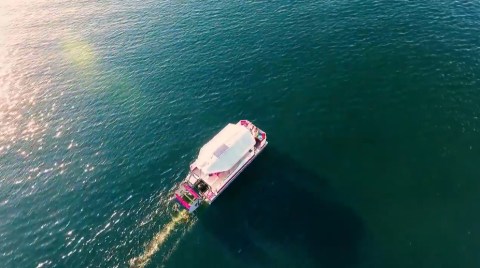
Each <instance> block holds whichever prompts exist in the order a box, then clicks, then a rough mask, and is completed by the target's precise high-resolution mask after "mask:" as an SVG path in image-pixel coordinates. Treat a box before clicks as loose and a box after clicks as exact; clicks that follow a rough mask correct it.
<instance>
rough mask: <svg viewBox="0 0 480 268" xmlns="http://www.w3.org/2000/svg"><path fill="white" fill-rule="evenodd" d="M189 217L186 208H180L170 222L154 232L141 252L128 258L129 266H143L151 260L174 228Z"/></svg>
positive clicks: (135, 267)
mask: <svg viewBox="0 0 480 268" xmlns="http://www.w3.org/2000/svg"><path fill="white" fill-rule="evenodd" d="M188 219H189V214H188V212H187V211H186V210H182V211H181V212H179V213H178V214H177V215H175V216H174V217H173V218H172V220H171V221H170V222H168V223H167V224H165V226H163V228H162V229H161V230H160V231H159V232H158V233H156V234H155V236H154V237H153V239H152V240H151V241H150V242H149V243H148V244H147V245H146V246H145V249H144V251H143V253H142V254H141V255H139V256H137V257H135V258H132V259H130V260H129V262H128V263H129V266H130V268H143V267H145V266H146V265H147V264H148V263H149V262H150V260H151V258H152V256H153V255H155V253H157V251H158V250H159V249H160V248H161V247H162V245H163V244H164V243H165V242H166V241H167V239H168V237H169V236H170V235H171V234H172V233H173V231H175V230H176V227H177V225H179V224H180V223H182V222H186V221H187V220H188Z"/></svg>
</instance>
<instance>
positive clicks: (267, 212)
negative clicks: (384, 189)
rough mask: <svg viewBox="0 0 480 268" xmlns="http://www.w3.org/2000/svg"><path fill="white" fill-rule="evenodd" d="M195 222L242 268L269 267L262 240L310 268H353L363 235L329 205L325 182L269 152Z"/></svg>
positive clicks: (345, 211)
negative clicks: (298, 256)
mask: <svg viewBox="0 0 480 268" xmlns="http://www.w3.org/2000/svg"><path fill="white" fill-rule="evenodd" d="M199 217H200V219H199V224H201V225H202V226H203V229H205V230H206V231H207V232H210V233H211V234H212V235H213V236H214V237H215V238H216V239H218V240H219V241H220V242H221V243H222V244H223V245H224V246H225V248H227V249H228V250H229V251H230V253H231V254H232V256H238V258H239V259H241V261H243V262H246V263H245V265H247V266H257V265H258V266H272V265H273V264H274V263H275V260H273V259H271V258H272V256H269V255H268V253H267V251H266V250H265V249H264V246H263V245H265V241H266V242H267V244H268V245H280V246H281V247H282V248H284V249H295V250H296V251H297V252H298V251H300V252H303V253H305V254H306V255H307V256H309V257H310V260H313V262H314V266H316V267H335V268H345V267H352V266H356V264H358V262H359V251H360V247H361V244H362V243H361V241H362V240H363V238H364V236H365V234H364V233H365V230H364V226H363V223H362V220H361V219H360V217H359V216H358V215H356V214H355V212H354V211H353V210H352V209H350V208H349V207H347V206H345V205H343V204H341V203H340V202H338V201H336V200H335V196H334V194H333V193H332V191H331V189H329V186H328V183H327V180H326V179H325V178H321V177H319V176H317V175H316V174H314V173H312V172H309V171H308V170H305V169H304V168H302V167H300V165H299V164H298V163H296V162H295V161H293V160H292V159H290V158H289V157H287V156H285V155H281V154H280V153H279V152H277V151H276V150H275V149H274V148H272V147H270V148H267V149H266V150H265V151H264V152H263V153H262V155H260V156H259V157H258V158H257V159H256V160H255V161H254V162H253V164H252V165H251V166H250V167H248V168H247V169H246V170H245V172H244V173H243V174H242V175H240V177H239V178H238V180H237V181H235V182H234V183H233V184H232V185H231V186H230V187H229V188H228V189H227V190H226V191H225V192H224V193H223V194H222V196H220V197H219V198H218V199H217V200H216V201H215V203H214V204H213V205H212V206H210V207H208V208H207V209H205V210H204V211H203V213H201V215H199ZM259 239H260V240H259ZM287 252H288V251H287Z"/></svg>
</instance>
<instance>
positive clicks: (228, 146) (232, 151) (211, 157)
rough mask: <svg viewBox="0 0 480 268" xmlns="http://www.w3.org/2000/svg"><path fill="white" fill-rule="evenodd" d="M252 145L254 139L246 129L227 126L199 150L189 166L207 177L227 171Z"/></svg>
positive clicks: (239, 126)
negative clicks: (195, 158)
mask: <svg viewBox="0 0 480 268" xmlns="http://www.w3.org/2000/svg"><path fill="white" fill-rule="evenodd" d="M254 145H255V139H254V138H253V136H252V134H251V133H250V131H249V130H248V129H247V128H245V127H243V126H241V125H235V124H228V125H227V126H226V127H224V128H223V129H222V130H221V131H220V132H219V133H218V134H217V135H215V137H213V138H212V139H211V140H210V141H209V142H208V143H207V144H205V145H204V146H203V147H202V148H201V149H200V153H199V155H198V158H197V160H195V162H194V163H193V164H192V165H191V166H192V167H193V168H195V167H196V168H198V169H200V170H201V171H202V173H204V174H209V175H210V174H213V173H218V172H223V171H227V170H230V169H231V168H232V167H233V166H234V165H235V164H236V163H238V161H240V159H241V158H242V157H243V156H244V155H245V154H246V153H247V152H248V150H250V149H252V147H253V146H254Z"/></svg>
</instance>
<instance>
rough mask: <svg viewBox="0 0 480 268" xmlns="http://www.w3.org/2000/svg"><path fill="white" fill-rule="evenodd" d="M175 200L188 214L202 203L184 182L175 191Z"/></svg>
mask: <svg viewBox="0 0 480 268" xmlns="http://www.w3.org/2000/svg"><path fill="white" fill-rule="evenodd" d="M175 199H176V200H177V202H178V203H180V205H182V207H184V208H185V209H186V210H187V211H188V212H189V213H192V212H193V211H195V210H196V209H197V208H198V207H199V206H200V205H201V204H202V201H203V199H202V197H201V196H200V195H199V194H198V193H197V192H195V190H194V189H193V188H192V187H191V186H190V185H188V183H186V182H184V183H182V184H180V186H179V187H178V189H177V190H176V191H175Z"/></svg>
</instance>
